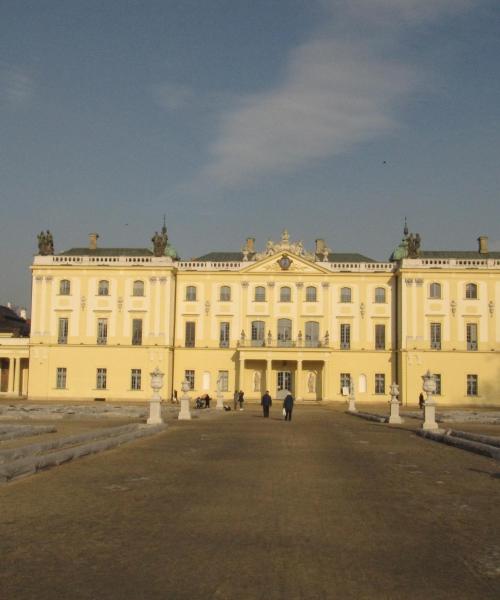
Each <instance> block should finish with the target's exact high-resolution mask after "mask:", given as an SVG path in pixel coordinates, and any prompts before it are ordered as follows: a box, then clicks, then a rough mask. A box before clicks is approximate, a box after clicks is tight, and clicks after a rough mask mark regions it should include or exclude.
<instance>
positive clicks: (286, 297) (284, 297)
mask: <svg viewBox="0 0 500 600" xmlns="http://www.w3.org/2000/svg"><path fill="white" fill-rule="evenodd" d="M291 301H292V289H291V288H289V287H288V286H284V287H282V288H281V289H280V302H291Z"/></svg>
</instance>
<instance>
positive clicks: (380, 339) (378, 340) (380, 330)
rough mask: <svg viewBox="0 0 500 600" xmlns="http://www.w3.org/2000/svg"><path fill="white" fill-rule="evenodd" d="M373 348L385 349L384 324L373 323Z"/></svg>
mask: <svg viewBox="0 0 500 600" xmlns="http://www.w3.org/2000/svg"><path fill="white" fill-rule="evenodd" d="M375 350H385V325H375Z"/></svg>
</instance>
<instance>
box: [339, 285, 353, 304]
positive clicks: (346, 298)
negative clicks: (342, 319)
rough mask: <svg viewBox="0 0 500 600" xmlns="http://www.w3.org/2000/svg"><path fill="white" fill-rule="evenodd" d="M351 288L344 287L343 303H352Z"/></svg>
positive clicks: (341, 296) (342, 290)
mask: <svg viewBox="0 0 500 600" xmlns="http://www.w3.org/2000/svg"><path fill="white" fill-rule="evenodd" d="M351 298H352V295H351V288H348V287H343V288H341V290H340V301H341V302H351Z"/></svg>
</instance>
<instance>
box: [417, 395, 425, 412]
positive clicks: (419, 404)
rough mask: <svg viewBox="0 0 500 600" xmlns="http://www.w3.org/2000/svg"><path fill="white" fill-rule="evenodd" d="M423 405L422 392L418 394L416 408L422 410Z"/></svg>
mask: <svg viewBox="0 0 500 600" xmlns="http://www.w3.org/2000/svg"><path fill="white" fill-rule="evenodd" d="M424 404H425V400H424V395H423V394H422V392H420V396H419V397H418V408H420V409H422V408H424Z"/></svg>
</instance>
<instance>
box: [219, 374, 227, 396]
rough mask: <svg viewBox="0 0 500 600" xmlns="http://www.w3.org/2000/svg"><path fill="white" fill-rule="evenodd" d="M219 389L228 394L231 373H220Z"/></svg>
mask: <svg viewBox="0 0 500 600" xmlns="http://www.w3.org/2000/svg"><path fill="white" fill-rule="evenodd" d="M219 389H220V391H221V392H227V391H228V389H229V371H219Z"/></svg>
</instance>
